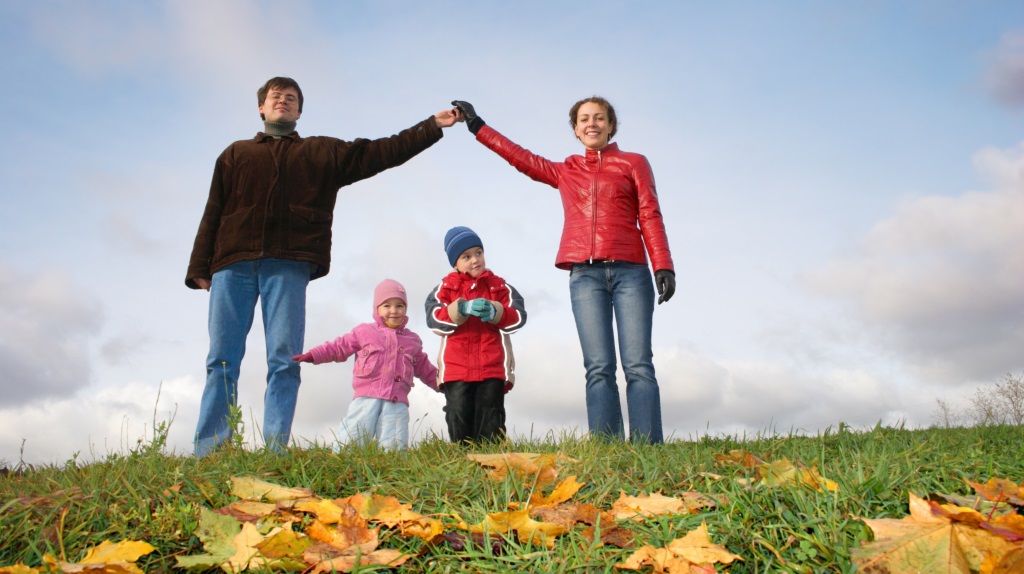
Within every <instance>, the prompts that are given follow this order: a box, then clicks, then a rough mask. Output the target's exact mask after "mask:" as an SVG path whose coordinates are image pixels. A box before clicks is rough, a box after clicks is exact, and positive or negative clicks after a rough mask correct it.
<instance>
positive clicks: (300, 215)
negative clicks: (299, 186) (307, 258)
mask: <svg viewBox="0 0 1024 574" xmlns="http://www.w3.org/2000/svg"><path fill="white" fill-rule="evenodd" d="M288 208H289V209H290V210H291V217H290V218H289V220H290V221H289V230H288V231H289V233H288V247H289V248H290V249H292V250H299V251H310V252H314V253H329V252H330V249H331V223H332V222H333V221H334V214H333V213H331V212H329V211H323V210H321V209H314V208H312V207H307V206H305V205H295V204H292V205H289V206H288Z"/></svg>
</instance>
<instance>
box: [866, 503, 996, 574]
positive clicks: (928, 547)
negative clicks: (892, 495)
mask: <svg viewBox="0 0 1024 574" xmlns="http://www.w3.org/2000/svg"><path fill="white" fill-rule="evenodd" d="M909 497H910V516H906V517H904V518H902V519H899V520H897V519H892V518H882V519H868V518H860V519H859V520H861V521H863V522H864V523H865V524H867V525H868V527H870V528H871V531H872V532H873V533H874V536H875V540H874V541H873V542H869V543H867V544H864V545H863V546H861V547H859V548H854V549H852V557H853V560H854V562H855V563H856V564H857V565H858V566H860V567H861V568H863V569H865V570H869V569H878V570H879V571H883V570H885V569H887V570H886V571H890V572H895V573H898V572H963V573H968V572H977V571H978V570H979V569H980V568H981V565H982V563H983V562H984V561H985V560H986V556H987V555H992V556H993V557H994V558H995V559H996V562H998V561H999V560H1000V559H1001V558H1002V557H1003V556H1004V555H1006V554H1007V553H1008V552H1010V551H1011V550H1013V549H1014V547H1015V545H1014V544H1012V543H1010V542H1008V541H1007V540H1005V539H1003V538H1000V537H998V536H995V535H993V534H991V533H989V532H987V531H985V530H983V529H981V528H979V525H980V524H981V523H982V522H983V520H984V517H983V516H982V515H981V514H979V513H978V512H976V511H974V510H972V509H970V508H962V507H958V506H954V505H949V504H946V505H940V504H937V503H935V502H930V501H928V500H925V499H923V498H920V497H918V496H915V495H914V494H913V493H911V494H910V495H909Z"/></svg>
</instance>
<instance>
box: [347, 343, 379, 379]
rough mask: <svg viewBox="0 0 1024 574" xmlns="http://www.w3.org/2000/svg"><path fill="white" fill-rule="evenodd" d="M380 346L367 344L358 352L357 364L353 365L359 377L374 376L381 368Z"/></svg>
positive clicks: (354, 371)
mask: <svg viewBox="0 0 1024 574" xmlns="http://www.w3.org/2000/svg"><path fill="white" fill-rule="evenodd" d="M381 355H382V353H381V350H380V347H378V346H376V345H367V346H365V347H363V348H362V349H359V352H358V353H357V354H356V364H355V366H353V367H352V370H353V373H354V374H355V375H356V376H357V377H372V376H373V375H375V374H376V373H377V371H379V370H380V357H381Z"/></svg>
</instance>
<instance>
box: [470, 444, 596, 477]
mask: <svg viewBox="0 0 1024 574" xmlns="http://www.w3.org/2000/svg"><path fill="white" fill-rule="evenodd" d="M466 458H468V459H469V460H472V461H474V462H476V463H477V464H479V465H481V466H485V467H489V468H490V470H488V471H487V475H488V476H489V477H490V478H491V479H492V480H495V481H501V480H505V477H507V476H508V474H509V472H514V473H515V474H517V475H518V476H520V477H531V476H536V477H537V482H538V483H540V484H550V483H552V482H555V480H557V479H558V468H557V465H558V463H560V462H576V461H575V460H573V459H571V458H568V457H565V456H562V455H560V454H532V453H523V452H510V453H496V454H468V455H466Z"/></svg>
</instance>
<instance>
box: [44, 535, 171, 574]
mask: <svg viewBox="0 0 1024 574" xmlns="http://www.w3.org/2000/svg"><path fill="white" fill-rule="evenodd" d="M154 550H156V548H153V547H152V546H150V545H149V544H148V543H146V542H139V541H135V540H123V541H121V542H110V541H107V540H104V541H103V542H100V544H99V545H98V546H93V547H92V548H90V549H89V550H88V551H86V553H85V556H84V557H83V558H82V560H81V561H79V562H63V561H59V560H57V559H56V558H54V557H53V556H51V555H49V554H45V555H43V562H44V563H46V564H47V565H48V566H49V567H50V569H53V570H58V571H61V572H67V573H72V572H96V573H109V574H122V573H123V574H144V573H143V571H142V570H140V569H139V567H138V566H136V565H135V561H136V560H138V559H139V558H140V557H142V556H145V555H146V554H149V553H150V552H153V551H154Z"/></svg>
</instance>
